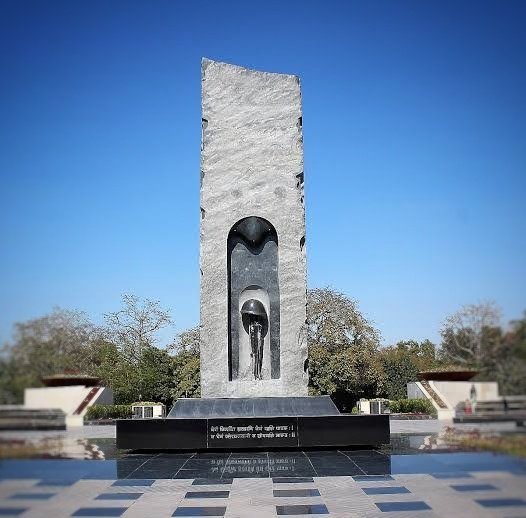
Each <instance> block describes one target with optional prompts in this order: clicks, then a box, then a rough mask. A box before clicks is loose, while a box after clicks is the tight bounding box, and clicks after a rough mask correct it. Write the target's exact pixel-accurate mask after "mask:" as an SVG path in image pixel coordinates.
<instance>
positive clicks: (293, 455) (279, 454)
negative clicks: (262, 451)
mask: <svg viewBox="0 0 526 518" xmlns="http://www.w3.org/2000/svg"><path fill="white" fill-rule="evenodd" d="M267 455H268V458H269V459H272V458H281V459H305V458H307V456H306V455H305V453H304V452H303V451H269V452H267Z"/></svg>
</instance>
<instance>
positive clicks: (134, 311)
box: [104, 295, 172, 363]
mask: <svg viewBox="0 0 526 518" xmlns="http://www.w3.org/2000/svg"><path fill="white" fill-rule="evenodd" d="M122 302H123V305H124V307H123V308H122V309H121V310H119V311H116V312H113V313H107V314H105V315H104V318H105V321H106V328H105V338H106V340H107V341H109V342H111V343H113V344H115V345H116V346H117V348H118V349H119V351H120V352H122V354H123V355H124V357H125V358H126V359H127V360H128V361H130V362H134V363H137V362H138V361H139V359H140V357H141V355H142V353H143V351H144V350H145V349H147V348H151V347H154V346H155V344H156V343H157V332H158V331H160V330H161V329H163V328H164V327H166V326H168V325H170V324H171V323H172V319H171V317H170V312H169V311H168V310H165V309H162V308H161V307H160V303H159V302H158V301H155V300H150V299H145V300H144V301H143V302H141V301H140V299H139V298H138V297H136V296H135V295H123V297H122Z"/></svg>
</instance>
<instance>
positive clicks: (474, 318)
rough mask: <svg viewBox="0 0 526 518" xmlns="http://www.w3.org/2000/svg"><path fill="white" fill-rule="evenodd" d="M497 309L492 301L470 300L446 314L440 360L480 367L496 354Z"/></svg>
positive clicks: (441, 332)
mask: <svg viewBox="0 0 526 518" xmlns="http://www.w3.org/2000/svg"><path fill="white" fill-rule="evenodd" d="M499 328H500V310H499V308H498V307H497V306H496V305H495V303H493V302H484V303H481V304H470V305H466V306H463V307H462V308H460V310H459V311H457V312H456V313H453V314H452V315H450V316H448V317H447V318H446V320H445V321H444V323H443V324H442V329H441V331H440V334H441V336H442V344H441V351H440V352H441V356H442V358H443V359H444V360H446V361H449V362H452V363H456V364H459V365H465V366H468V367H474V368H478V369H484V367H485V366H486V365H487V363H488V359H489V358H490V357H491V356H495V354H499V352H498V348H499V346H500V345H502V341H501V340H499V339H495V338H496V334H498V329H499Z"/></svg>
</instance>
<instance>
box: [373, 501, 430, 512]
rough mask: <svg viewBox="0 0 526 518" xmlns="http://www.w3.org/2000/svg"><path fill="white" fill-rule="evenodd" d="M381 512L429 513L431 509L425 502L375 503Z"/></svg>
mask: <svg viewBox="0 0 526 518" xmlns="http://www.w3.org/2000/svg"><path fill="white" fill-rule="evenodd" d="M375 504H376V507H378V509H380V511H382V512H384V513H387V512H392V511H428V510H429V509H431V507H429V506H428V505H427V504H426V503H425V502H421V501H415V502H375Z"/></svg>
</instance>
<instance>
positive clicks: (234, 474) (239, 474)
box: [225, 471, 270, 478]
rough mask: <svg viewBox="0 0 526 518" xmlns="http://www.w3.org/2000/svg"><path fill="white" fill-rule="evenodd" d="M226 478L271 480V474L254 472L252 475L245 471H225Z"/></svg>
mask: <svg viewBox="0 0 526 518" xmlns="http://www.w3.org/2000/svg"><path fill="white" fill-rule="evenodd" d="M225 476H226V477H230V478H270V473H269V472H268V471H253V472H250V473H247V472H243V471H234V472H226V471H225Z"/></svg>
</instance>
